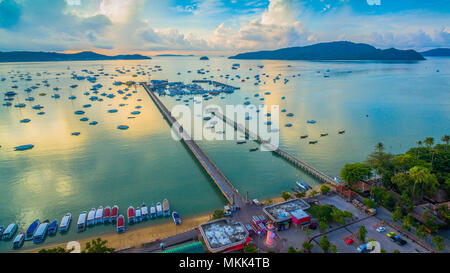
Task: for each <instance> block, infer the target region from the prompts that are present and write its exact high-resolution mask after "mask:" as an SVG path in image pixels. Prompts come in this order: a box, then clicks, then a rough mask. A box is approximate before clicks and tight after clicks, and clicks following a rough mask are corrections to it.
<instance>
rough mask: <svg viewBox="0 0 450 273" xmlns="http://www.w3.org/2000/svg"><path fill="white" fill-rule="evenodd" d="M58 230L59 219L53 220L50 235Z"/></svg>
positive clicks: (49, 227)
mask: <svg viewBox="0 0 450 273" xmlns="http://www.w3.org/2000/svg"><path fill="white" fill-rule="evenodd" d="M57 231H58V220H56V219H55V220H53V222H51V223H50V225H49V226H48V235H55V234H56V232H57Z"/></svg>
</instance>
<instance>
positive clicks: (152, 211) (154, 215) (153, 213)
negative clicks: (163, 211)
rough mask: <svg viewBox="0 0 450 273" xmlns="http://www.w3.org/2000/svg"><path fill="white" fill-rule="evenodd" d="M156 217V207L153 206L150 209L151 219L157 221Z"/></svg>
mask: <svg viewBox="0 0 450 273" xmlns="http://www.w3.org/2000/svg"><path fill="white" fill-rule="evenodd" d="M156 216H157V214H156V207H155V204H152V206H151V207H150V218H151V219H155V218H156Z"/></svg>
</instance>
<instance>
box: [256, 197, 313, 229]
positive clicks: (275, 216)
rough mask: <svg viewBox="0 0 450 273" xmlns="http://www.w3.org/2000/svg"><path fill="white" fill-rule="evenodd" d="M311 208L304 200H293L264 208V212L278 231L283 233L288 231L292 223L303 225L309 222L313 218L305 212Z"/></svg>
mask: <svg viewBox="0 0 450 273" xmlns="http://www.w3.org/2000/svg"><path fill="white" fill-rule="evenodd" d="M309 207H310V206H309V204H308V203H306V202H305V201H304V200H303V199H293V200H289V201H286V202H282V203H278V204H275V205H270V206H267V207H264V208H263V211H264V213H266V215H267V216H268V217H269V219H270V220H271V221H272V223H273V224H274V226H275V227H276V229H277V230H279V231H282V230H286V229H288V228H289V227H290V224H291V223H294V224H301V223H306V222H309V221H310V220H311V218H310V217H309V215H307V213H306V212H305V210H307V209H309ZM305 214H306V215H305ZM308 217H309V218H308Z"/></svg>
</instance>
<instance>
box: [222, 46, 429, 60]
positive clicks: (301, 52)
mask: <svg viewBox="0 0 450 273" xmlns="http://www.w3.org/2000/svg"><path fill="white" fill-rule="evenodd" d="M229 59H250V60H310V61H319V60H321V61H345V60H353V61H357V60H380V61H420V60H425V58H424V57H423V56H422V55H421V54H420V53H418V52H416V51H415V50H399V49H395V48H390V49H384V50H382V49H377V48H375V47H373V46H371V45H368V44H360V43H359V44H357V43H352V42H347V41H340V42H331V43H319V44H314V45H309V46H304V47H290V48H282V49H278V50H273V51H257V52H248V53H241V54H238V55H236V56H232V57H229Z"/></svg>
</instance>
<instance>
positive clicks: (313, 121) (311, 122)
mask: <svg viewBox="0 0 450 273" xmlns="http://www.w3.org/2000/svg"><path fill="white" fill-rule="evenodd" d="M307 123H310V124H314V123H316V121H315V120H313V119H311V120H308V121H307Z"/></svg>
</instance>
